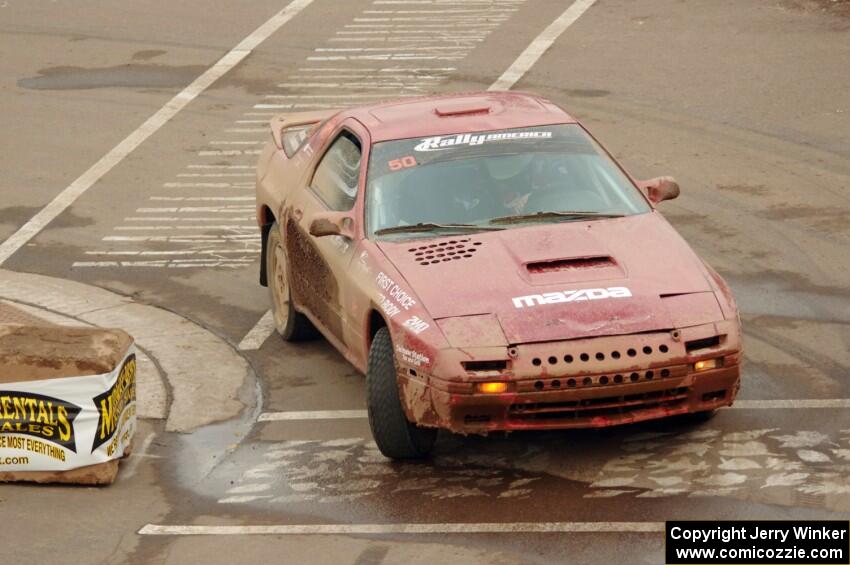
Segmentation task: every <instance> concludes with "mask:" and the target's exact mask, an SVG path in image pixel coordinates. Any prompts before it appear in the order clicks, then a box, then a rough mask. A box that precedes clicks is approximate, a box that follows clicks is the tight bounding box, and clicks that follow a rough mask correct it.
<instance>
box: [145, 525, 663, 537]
mask: <svg viewBox="0 0 850 565" xmlns="http://www.w3.org/2000/svg"><path fill="white" fill-rule="evenodd" d="M663 531H664V522H506V523H492V522H490V523H488V522H483V523H474V522H470V523H451V522H449V523H436V524H268V525H252V526H194V525H187V526H176V525H175V526H168V525H158V524H148V525H146V526H145V527H143V528H142V529H141V530H139V534H140V535H143V536H199V535H200V536H233V535H237V536H239V535H249V536H257V535H346V534H349V535H369V534H536V533H540V534H543V533H648V534H656V533H661V532H663Z"/></svg>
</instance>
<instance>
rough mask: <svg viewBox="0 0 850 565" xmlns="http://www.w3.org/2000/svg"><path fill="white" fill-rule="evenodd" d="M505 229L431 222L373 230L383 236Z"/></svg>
mask: <svg viewBox="0 0 850 565" xmlns="http://www.w3.org/2000/svg"><path fill="white" fill-rule="evenodd" d="M502 229H505V228H497V227H495V226H478V225H475V224H434V223H431V222H426V223H422V222H420V223H418V224H413V225H410V226H393V227H391V228H382V229H379V230H375V235H384V234H388V233H415V232H425V231H446V230H448V231H458V230H461V231H481V230H502Z"/></svg>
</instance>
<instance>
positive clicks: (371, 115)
mask: <svg viewBox="0 0 850 565" xmlns="http://www.w3.org/2000/svg"><path fill="white" fill-rule="evenodd" d="M342 114H343V116H344V117H353V118H355V119H357V120H358V121H359V122H360V123H362V124H363V125H364V126H366V128H367V129H368V130H369V133H370V135H371V136H372V142H375V143H376V142H380V141H388V140H393V139H407V138H411V137H426V136H435V135H447V134H454V133H471V132H477V131H490V130H499V129H511V128H521V127H532V126H541V125H551V124H565V123H575V122H576V120H575V118H573V117H572V116H570V115H569V114H567V113H566V112H565V111H564V110H563V109H561V108H560V107H558V106H556V105H555V104H553V103H552V102H550V101H548V100H546V99H544V98H541V97H540V96H537V95H534V94H528V93H524V92H503V91H493V92H471V93H464V94H451V95H444V96H429V97H417V98H408V99H404V100H395V101H391V102H383V103H378V104H372V105H369V106H359V107H357V108H352V109H349V110H345V111H343V112H342Z"/></svg>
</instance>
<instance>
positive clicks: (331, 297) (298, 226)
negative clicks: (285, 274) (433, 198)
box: [283, 124, 363, 346]
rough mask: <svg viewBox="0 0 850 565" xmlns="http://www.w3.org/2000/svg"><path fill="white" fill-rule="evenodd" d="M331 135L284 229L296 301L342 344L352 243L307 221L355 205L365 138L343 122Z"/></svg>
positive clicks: (342, 210)
mask: <svg viewBox="0 0 850 565" xmlns="http://www.w3.org/2000/svg"><path fill="white" fill-rule="evenodd" d="M330 139H331V141H330V143H328V145H327V146H326V147H325V148H324V152H323V154H322V156H321V157H320V158H319V159H318V161H317V164H316V167H315V169H314V170H313V172H312V175H310V176H309V177H308V180H307V184H306V186H305V187H303V189H302V190H299V191H296V192H297V194H294V195H293V198H292V200H291V208H290V212H289V214H288V218H287V220H286V225H285V226H283V230H284V234H283V235H284V241H285V245H286V251H287V256H288V259H289V266H290V267H289V268H290V279H289V280H290V290H291V293H292V298H293V299H294V301H295V304H296V305H297V306H298V308H299V309H301V310H302V311H304V312H305V313H307V314H308V315H309V316H310V317H311V318H312V320H313V322H314V323H316V324H317V325H318V326H320V329H322V330H323V333H325V335H326V336H327V337H329V339H331V341H336V342H337V345H339V346H344V345H345V342H346V339H345V333H346V332H345V331H344V319H345V316H344V312H343V304H344V296H343V293H344V291H345V289H344V287H343V282H344V280H345V276H346V269H347V267H348V264H349V263H350V262H351V257H352V254H353V249H354V243H353V242H352V241H351V240H350V239H348V238H345V237H343V236H338V235H333V236H327V237H314V236H312V235H310V223H311V221H312V218H313V216H314V215H315V214H317V213H319V212H327V211H335V212H346V211H349V210H352V209H353V208H354V206H355V203H356V201H357V194H358V190H359V185H360V176H361V169H362V166H363V165H362V156H363V150H362V147H363V144H362V142H361V139H360V137H359V136H358V135H356V134H355V133H354V132H353V131H352V128H351V127H346V125H345V124H343V126H342V127H341V128H340V129H339V130H338V131H337V132H336V133H335V134H334V135H332V136H331V137H330Z"/></svg>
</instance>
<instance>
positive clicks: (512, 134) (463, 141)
mask: <svg viewBox="0 0 850 565" xmlns="http://www.w3.org/2000/svg"><path fill="white" fill-rule="evenodd" d="M551 138H552V132H551V131H504V132H496V133H482V134H475V133H463V134H459V135H448V136H446V135H438V136H435V137H426V138H425V139H423V140H422V141H420V142H419V144H418V145H416V147H414V148H413V150H414V151H439V150H441V149H449V148H451V147H457V146H458V145H482V144H484V143H489V142H492V141H517V140H521V141H524V140H527V139H551Z"/></svg>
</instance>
